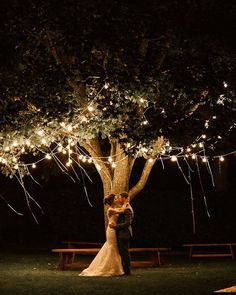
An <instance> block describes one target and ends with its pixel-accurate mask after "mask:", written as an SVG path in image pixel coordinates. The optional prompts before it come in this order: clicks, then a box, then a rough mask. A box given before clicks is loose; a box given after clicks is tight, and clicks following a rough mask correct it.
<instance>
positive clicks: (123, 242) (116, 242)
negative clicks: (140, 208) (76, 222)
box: [80, 192, 134, 276]
mask: <svg viewBox="0 0 236 295" xmlns="http://www.w3.org/2000/svg"><path fill="white" fill-rule="evenodd" d="M104 204H105V205H107V206H108V209H107V217H108V226H107V230H106V242H105V244H104V245H103V247H102V248H101V250H100V251H99V252H98V254H97V255H96V257H95V258H94V260H93V261H92V262H91V264H90V265H89V267H88V268H86V269H84V270H83V271H82V272H81V273H80V276H119V275H130V254H129V240H130V238H131V237H132V228H131V223H132V220H133V216H134V212H133V209H132V207H131V206H130V204H129V196H128V193H126V192H124V193H121V194H119V195H118V196H116V195H114V194H110V195H109V196H107V197H106V198H105V199H104Z"/></svg>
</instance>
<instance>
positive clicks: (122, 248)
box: [117, 238, 130, 274]
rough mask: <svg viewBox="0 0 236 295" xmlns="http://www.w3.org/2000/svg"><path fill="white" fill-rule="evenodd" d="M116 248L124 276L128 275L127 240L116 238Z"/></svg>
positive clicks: (128, 255) (128, 256)
mask: <svg viewBox="0 0 236 295" xmlns="http://www.w3.org/2000/svg"><path fill="white" fill-rule="evenodd" d="M117 242H118V248H119V252H120V256H121V261H122V266H123V269H124V272H125V274H130V253H129V239H122V238H118V239H117Z"/></svg>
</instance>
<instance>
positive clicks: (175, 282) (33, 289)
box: [0, 252, 236, 295]
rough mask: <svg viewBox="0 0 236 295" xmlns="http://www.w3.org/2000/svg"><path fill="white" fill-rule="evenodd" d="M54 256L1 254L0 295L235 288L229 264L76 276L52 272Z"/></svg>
mask: <svg viewBox="0 0 236 295" xmlns="http://www.w3.org/2000/svg"><path fill="white" fill-rule="evenodd" d="M57 260H58V257H57V255H55V254H50V253H49V254H42V253H31V254H25V253H17V254H13V253H4V252H3V253H1V254H0V294H1V295H23V294H29V295H31V294H32V295H38V294H48V295H56V294H58V295H62V294H63V295H72V294H76V295H81V294H88V295H90V294H91V295H96V294H111V295H116V294H129V295H131V294H132V295H136V294H148V295H152V294H157V295H163V294H165V295H172V294H173V295H178V294H181V295H187V294H188V295H204V294H212V292H213V291H214V290H217V289H220V288H224V287H230V286H232V285H235V284H236V275H235V274H236V263H235V261H232V260H230V259H221V258H219V259H217V260H209V259H204V260H192V261H189V260H188V259H186V258H184V257H175V256H173V257H172V256H168V257H165V265H164V266H162V267H160V268H145V269H134V270H133V274H132V276H131V277H105V278H101V277H97V278H95V277H92V278H91V277H90V278H89V277H79V276H78V274H79V270H67V271H58V270H57Z"/></svg>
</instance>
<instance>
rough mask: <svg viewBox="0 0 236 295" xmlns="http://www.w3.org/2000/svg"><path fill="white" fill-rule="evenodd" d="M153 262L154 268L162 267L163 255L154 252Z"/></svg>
mask: <svg viewBox="0 0 236 295" xmlns="http://www.w3.org/2000/svg"><path fill="white" fill-rule="evenodd" d="M151 256H152V261H153V266H154V267H157V266H161V255H160V251H157V252H154V253H152V255H151Z"/></svg>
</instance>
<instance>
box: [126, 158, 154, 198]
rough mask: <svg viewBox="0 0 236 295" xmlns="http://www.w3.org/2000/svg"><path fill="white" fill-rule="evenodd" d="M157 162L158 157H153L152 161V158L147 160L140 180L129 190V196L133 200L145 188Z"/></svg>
mask: <svg viewBox="0 0 236 295" xmlns="http://www.w3.org/2000/svg"><path fill="white" fill-rule="evenodd" d="M155 162H156V159H152V161H150V159H149V160H146V163H145V165H144V168H143V171H142V174H141V176H140V178H139V181H138V182H137V183H136V184H135V185H134V186H133V187H132V188H131V189H130V190H129V197H130V199H131V200H132V199H133V198H134V197H135V196H136V195H137V194H138V193H139V192H140V191H141V190H142V189H143V188H144V186H145V184H146V183H147V180H148V177H149V175H150V172H151V170H152V167H153V166H154V164H155Z"/></svg>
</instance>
